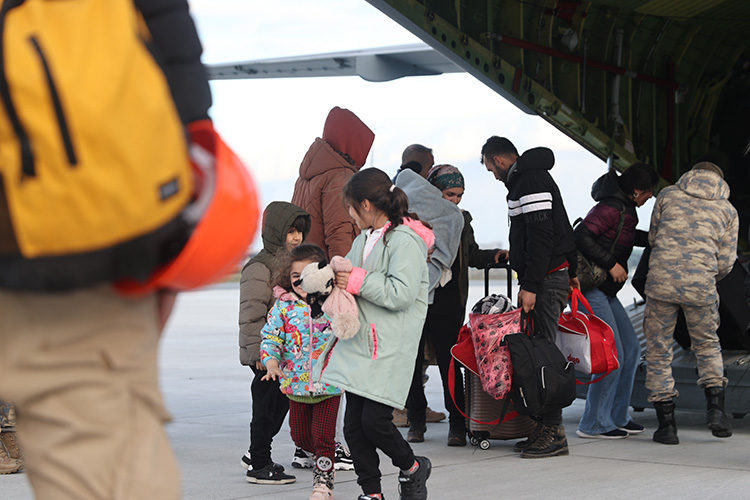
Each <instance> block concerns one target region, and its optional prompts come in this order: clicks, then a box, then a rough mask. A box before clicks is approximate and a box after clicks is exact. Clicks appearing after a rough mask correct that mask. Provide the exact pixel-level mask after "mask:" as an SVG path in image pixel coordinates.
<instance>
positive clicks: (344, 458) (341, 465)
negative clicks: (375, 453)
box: [333, 443, 354, 470]
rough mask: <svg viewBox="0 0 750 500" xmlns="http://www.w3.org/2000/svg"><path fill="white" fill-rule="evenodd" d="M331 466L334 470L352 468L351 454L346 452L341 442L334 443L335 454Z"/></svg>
mask: <svg viewBox="0 0 750 500" xmlns="http://www.w3.org/2000/svg"><path fill="white" fill-rule="evenodd" d="M333 468H334V469H336V470H354V461H353V460H352V456H351V455H350V454H349V453H347V452H346V450H345V449H344V447H343V446H342V445H341V443H336V455H335V457H334V460H333Z"/></svg>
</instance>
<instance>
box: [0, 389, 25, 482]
mask: <svg viewBox="0 0 750 500" xmlns="http://www.w3.org/2000/svg"><path fill="white" fill-rule="evenodd" d="M22 469H23V460H22V459H21V451H20V449H19V448H18V441H17V440H16V416H15V411H14V410H13V406H12V405H11V404H10V403H8V402H6V401H2V400H0V474H13V473H15V472H18V471H20V470H22Z"/></svg>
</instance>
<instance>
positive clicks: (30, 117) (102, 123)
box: [0, 0, 193, 290]
mask: <svg viewBox="0 0 750 500" xmlns="http://www.w3.org/2000/svg"><path fill="white" fill-rule="evenodd" d="M148 38H149V34H148V32H147V30H146V28H145V24H144V23H143V21H142V19H141V18H140V15H139V14H138V12H137V10H136V9H135V7H134V5H133V2H132V0H75V1H73V0H68V1H49V0H5V1H3V2H2V9H1V10H0V44H1V45H0V51H1V52H0V54H1V56H0V57H1V58H0V98H1V100H0V287H5V288H17V289H41V290H50V289H66V288H73V287H76V286H83V285H88V284H91V283H96V282H101V281H113V280H116V279H119V278H122V277H131V278H136V279H144V278H146V277H147V276H148V274H149V273H150V272H151V271H152V270H153V269H154V268H155V267H156V266H158V265H160V264H163V263H164V262H165V260H168V259H169V258H171V257H173V256H174V255H175V254H176V253H178V252H179V250H180V249H181V248H182V245H184V243H185V241H186V239H187V237H188V232H189V230H190V228H189V227H188V224H186V223H185V222H184V221H183V220H182V218H181V216H180V214H181V212H182V210H183V209H184V208H185V206H186V205H187V203H188V202H189V201H190V196H191V193H192V182H193V181H192V174H191V171H190V163H189V158H188V149H187V143H186V137H185V132H184V129H183V127H182V123H181V122H180V119H179V116H178V113H177V109H176V107H175V104H174V101H173V100H172V96H171V93H170V89H169V86H168V84H167V81H166V77H165V75H164V73H163V71H162V70H161V68H160V66H159V64H158V63H157V61H156V60H155V57H154V54H152V52H151V51H150V50H149V47H148Z"/></svg>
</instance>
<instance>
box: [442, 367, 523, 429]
mask: <svg viewBox="0 0 750 500" xmlns="http://www.w3.org/2000/svg"><path fill="white" fill-rule="evenodd" d="M469 371H471V370H469ZM448 392H450V394H451V399H452V400H453V405H454V406H455V407H456V409H457V410H458V411H459V413H461V415H463V416H464V417H465V418H468V419H469V420H471V421H472V422H476V423H478V424H485V425H494V426H499V425H500V424H504V423H505V422H508V421H510V420H513V419H514V418H516V417H520V416H521V415H520V414H519V413H518V412H517V411H515V410H513V411H510V412H509V411H508V406H509V403H510V394H508V395H507V396H506V397H505V398H504V401H503V408H502V410H501V411H500V416H499V417H498V418H496V419H495V420H493V421H492V422H483V421H481V420H477V419H475V418H471V417H470V416H469V415H467V414H466V413H464V411H463V410H462V409H461V407H460V406H459V405H458V404H457V403H456V358H451V362H450V364H449V365H448ZM464 397H466V395H464Z"/></svg>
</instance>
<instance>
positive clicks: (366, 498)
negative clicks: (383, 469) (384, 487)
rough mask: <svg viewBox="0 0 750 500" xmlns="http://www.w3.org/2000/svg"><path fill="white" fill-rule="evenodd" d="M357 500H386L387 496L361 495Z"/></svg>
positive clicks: (377, 494)
mask: <svg viewBox="0 0 750 500" xmlns="http://www.w3.org/2000/svg"><path fill="white" fill-rule="evenodd" d="M357 500H385V495H383V494H382V493H375V494H374V495H364V494H362V495H360V496H358V497H357Z"/></svg>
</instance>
